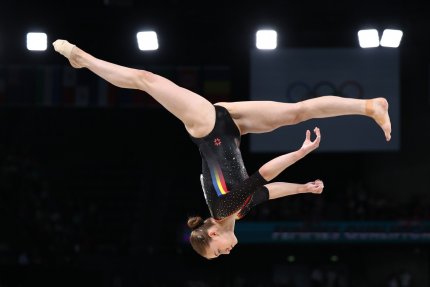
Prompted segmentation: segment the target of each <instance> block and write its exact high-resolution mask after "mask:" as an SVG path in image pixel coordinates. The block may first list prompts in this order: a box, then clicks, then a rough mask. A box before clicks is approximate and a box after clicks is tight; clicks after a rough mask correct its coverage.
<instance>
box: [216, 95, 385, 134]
mask: <svg viewBox="0 0 430 287" xmlns="http://www.w3.org/2000/svg"><path fill="white" fill-rule="evenodd" d="M217 105H222V106H224V107H225V108H227V109H228V110H229V112H230V114H231V115H232V117H233V119H234V120H235V122H236V124H237V125H238V126H239V129H240V130H241V133H242V134H246V133H263V132H268V131H272V130H274V129H277V128H279V127H282V126H286V125H293V124H297V123H300V122H303V121H306V120H309V119H314V118H328V117H336V116H344V115H362V116H368V117H371V118H373V119H374V120H375V122H376V123H377V124H378V125H379V126H380V127H381V129H382V130H383V132H384V134H385V138H386V140H387V141H389V140H390V139H391V122H390V117H389V115H388V102H387V100H386V99H385V98H374V99H368V100H367V99H352V98H343V97H337V96H321V97H317V98H313V99H309V100H305V101H302V102H298V103H282V102H274V101H248V102H247V101H244V102H233V103H217Z"/></svg>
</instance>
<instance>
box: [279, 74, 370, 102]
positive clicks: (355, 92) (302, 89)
mask: <svg viewBox="0 0 430 287" xmlns="http://www.w3.org/2000/svg"><path fill="white" fill-rule="evenodd" d="M325 95H333V96H340V97H345V98H358V99H362V98H363V96H364V90H363V87H362V86H361V84H359V83H358V82H356V81H352V80H349V81H344V82H343V83H341V84H340V85H339V86H337V85H335V84H334V83H333V82H330V81H320V82H318V83H316V84H315V85H313V86H312V87H311V86H310V85H309V84H307V83H305V82H302V81H296V82H292V83H291V84H289V85H288V86H287V91H286V95H285V96H286V98H287V101H289V102H294V103H297V102H300V101H303V100H307V99H311V98H316V97H320V96H325Z"/></svg>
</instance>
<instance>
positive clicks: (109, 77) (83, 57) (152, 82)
mask: <svg viewBox="0 0 430 287" xmlns="http://www.w3.org/2000/svg"><path fill="white" fill-rule="evenodd" d="M53 45H54V48H55V50H56V51H57V52H59V53H60V54H62V55H64V56H65V57H66V58H67V59H68V60H69V62H70V64H71V65H72V66H73V67H74V68H87V69H89V70H90V71H92V72H93V73H95V74H96V75H98V76H100V77H101V78H103V79H105V80H106V81H108V82H109V83H111V84H113V85H115V86H117V87H120V88H127V89H138V90H142V91H144V92H146V93H148V94H149V95H150V96H152V97H153V98H154V99H155V100H156V101H158V102H159V103H160V104H161V105H162V106H163V107H164V108H166V109H167V110H168V111H169V112H171V113H172V114H173V115H175V116H176V117H177V118H178V119H180V120H181V121H182V122H183V123H184V125H185V128H186V129H187V131H188V132H189V133H190V134H191V135H192V136H193V137H197V138H199V137H203V136H205V135H207V134H209V132H210V131H211V130H212V129H213V126H214V124H215V109H214V107H213V105H212V104H211V103H210V102H209V101H208V100H206V99H205V98H203V97H201V96H200V95H198V94H196V93H193V92H192V91H189V90H187V89H185V88H182V87H180V86H178V85H176V84H175V83H173V82H171V81H170V80H168V79H166V78H164V77H162V76H160V75H157V74H153V73H151V72H148V71H145V70H138V69H133V68H128V67H124V66H120V65H117V64H113V63H110V62H106V61H103V60H100V59H97V58H95V57H94V56H92V55H90V54H88V53H87V52H85V51H83V50H82V49H80V48H78V47H77V46H75V45H73V44H71V43H69V42H68V41H65V40H57V41H55V42H54V43H53Z"/></svg>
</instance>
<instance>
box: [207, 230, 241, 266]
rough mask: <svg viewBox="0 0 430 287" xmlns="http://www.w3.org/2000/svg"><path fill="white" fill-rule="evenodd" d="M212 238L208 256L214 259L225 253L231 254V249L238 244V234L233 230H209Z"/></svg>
mask: <svg viewBox="0 0 430 287" xmlns="http://www.w3.org/2000/svg"><path fill="white" fill-rule="evenodd" d="M208 232H209V236H210V237H211V238H212V240H211V243H210V244H209V247H208V248H207V249H206V256H205V257H206V258H207V259H213V258H217V257H218V256H220V255H223V254H226V255H227V254H230V251H231V250H232V249H233V248H234V246H235V245H236V244H237V238H236V235H234V232H233V231H227V232H225V231H224V232H218V230H216V229H215V230H213V229H210V230H208Z"/></svg>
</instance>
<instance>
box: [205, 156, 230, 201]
mask: <svg viewBox="0 0 430 287" xmlns="http://www.w3.org/2000/svg"><path fill="white" fill-rule="evenodd" d="M208 166H209V170H210V173H211V178H212V185H213V186H214V188H215V191H216V193H217V195H218V196H222V195H224V194H227V193H228V192H229V190H228V189H227V185H226V183H225V179H224V174H223V173H222V170H221V167H220V166H219V164H218V162H216V161H214V160H210V161H208Z"/></svg>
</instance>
